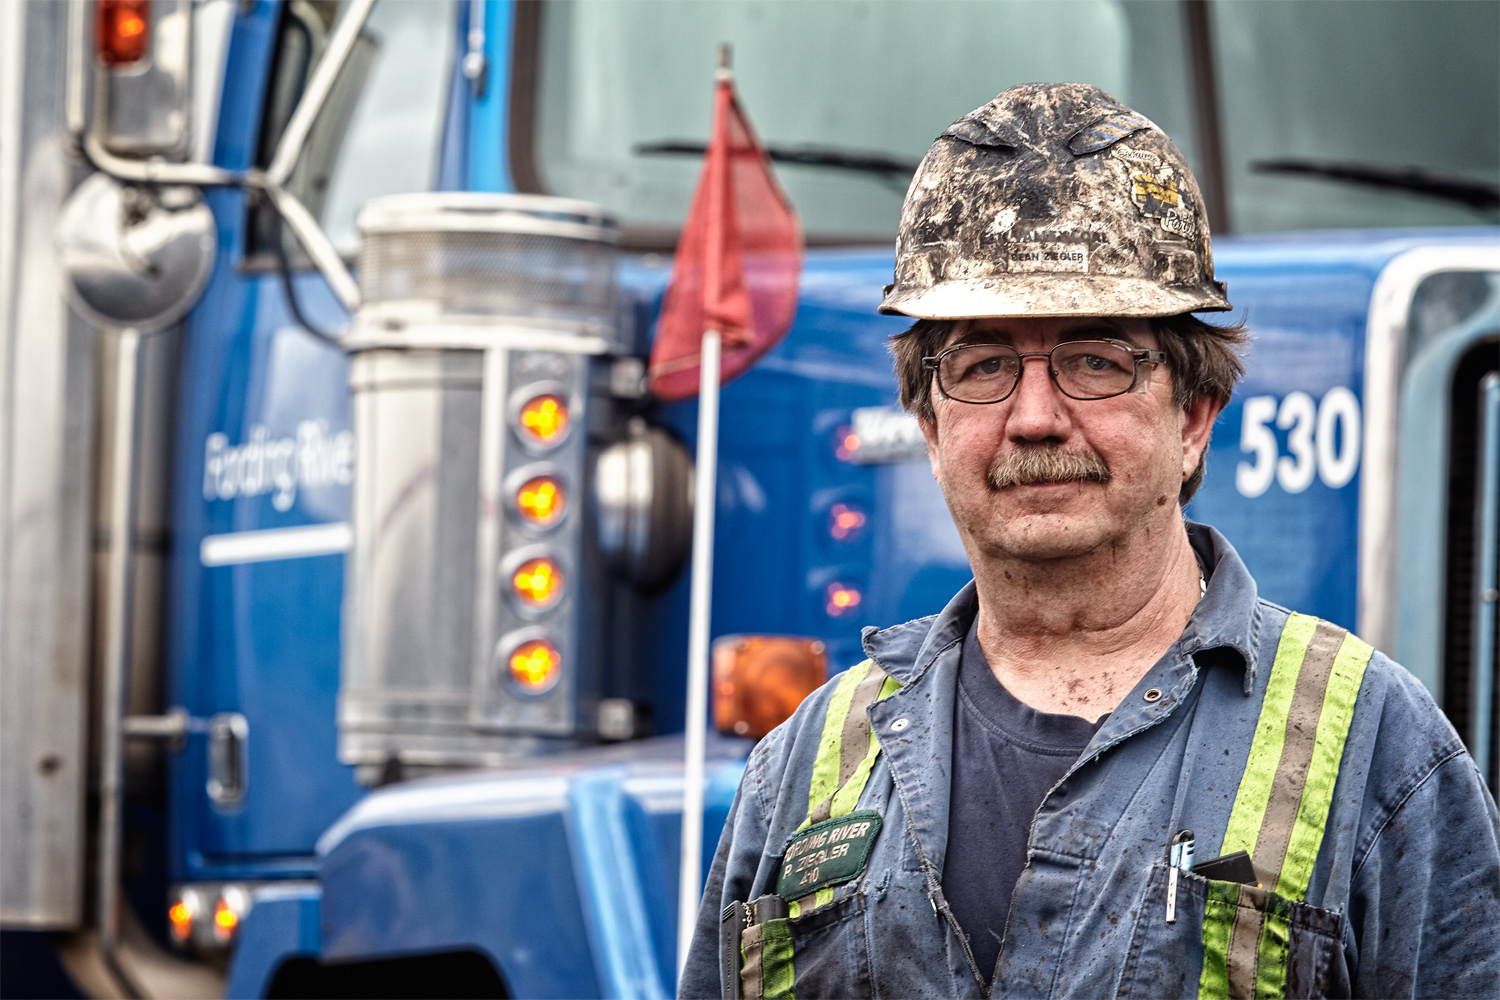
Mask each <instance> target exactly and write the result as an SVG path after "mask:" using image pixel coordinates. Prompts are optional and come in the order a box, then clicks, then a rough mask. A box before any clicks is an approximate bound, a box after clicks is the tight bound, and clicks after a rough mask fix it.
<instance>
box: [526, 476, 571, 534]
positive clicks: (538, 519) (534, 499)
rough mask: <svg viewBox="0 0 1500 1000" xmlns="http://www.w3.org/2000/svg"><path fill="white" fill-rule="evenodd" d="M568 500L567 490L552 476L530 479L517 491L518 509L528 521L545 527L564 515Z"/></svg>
mask: <svg viewBox="0 0 1500 1000" xmlns="http://www.w3.org/2000/svg"><path fill="white" fill-rule="evenodd" d="M567 502H568V494H567V491H565V490H564V489H563V488H562V484H561V483H559V482H558V481H557V480H555V479H553V478H552V477H551V476H537V477H536V478H535V479H528V480H526V482H524V483H522V484H521V488H520V489H519V490H517V491H516V510H517V511H519V512H520V514H521V516H522V517H523V518H525V519H526V520H527V521H530V522H531V523H532V524H535V525H539V526H543V527H545V526H546V525H550V524H555V523H556V522H557V521H558V519H559V518H561V517H562V515H563V510H564V509H565V508H566V506H567Z"/></svg>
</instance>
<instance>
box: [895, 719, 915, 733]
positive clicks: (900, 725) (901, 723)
mask: <svg viewBox="0 0 1500 1000" xmlns="http://www.w3.org/2000/svg"><path fill="white" fill-rule="evenodd" d="M909 725H911V723H910V722H909V721H908V720H906V719H897V720H896V721H895V722H893V723H891V732H893V733H899V732H901V730H903V729H905V728H906V727H907V726H909Z"/></svg>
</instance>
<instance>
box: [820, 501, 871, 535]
mask: <svg viewBox="0 0 1500 1000" xmlns="http://www.w3.org/2000/svg"><path fill="white" fill-rule="evenodd" d="M867 520H868V518H866V517H865V512H864V511H862V510H860V509H859V508H858V507H855V506H854V505H852V504H847V503H836V504H834V505H833V506H832V507H830V508H829V509H828V533H829V534H830V535H832V536H833V538H834V540H835V541H839V542H843V541H847V540H848V539H850V538H853V537H854V536H855V535H857V534H859V532H860V529H862V528H863V527H864V526H865V522H866V521H867Z"/></svg>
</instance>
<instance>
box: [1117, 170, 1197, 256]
mask: <svg viewBox="0 0 1500 1000" xmlns="http://www.w3.org/2000/svg"><path fill="white" fill-rule="evenodd" d="M1127 162H1128V165H1129V167H1130V200H1131V201H1133V202H1135V206H1136V208H1139V209H1140V210H1141V214H1142V215H1144V216H1146V217H1147V218H1149V219H1160V220H1161V227H1162V228H1163V229H1165V230H1166V231H1167V232H1169V233H1171V234H1173V235H1174V236H1181V237H1183V238H1184V239H1187V238H1190V237H1191V236H1192V235H1193V210H1192V209H1191V208H1186V207H1184V206H1183V204H1182V196H1181V193H1180V192H1179V191H1178V188H1177V178H1175V177H1173V176H1172V168H1170V167H1153V166H1151V165H1149V164H1145V163H1141V162H1138V161H1135V160H1134V158H1129V159H1128V160H1127Z"/></svg>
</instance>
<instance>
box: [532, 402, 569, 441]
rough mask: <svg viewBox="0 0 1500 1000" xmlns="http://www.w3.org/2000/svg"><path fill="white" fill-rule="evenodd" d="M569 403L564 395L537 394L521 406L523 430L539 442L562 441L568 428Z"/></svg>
mask: <svg viewBox="0 0 1500 1000" xmlns="http://www.w3.org/2000/svg"><path fill="white" fill-rule="evenodd" d="M569 416H570V414H569V413H568V404H567V403H565V402H563V400H562V397H560V396H553V395H550V394H548V395H543V396H537V397H535V398H534V399H532V400H530V401H528V402H527V404H526V405H525V406H523V407H521V415H520V420H521V430H522V431H524V432H525V433H526V435H527V436H528V437H530V438H531V439H532V440H533V441H536V442H537V443H538V444H553V443H554V442H557V441H561V440H562V436H563V434H564V433H565V432H566V431H567V429H568V418H569Z"/></svg>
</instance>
